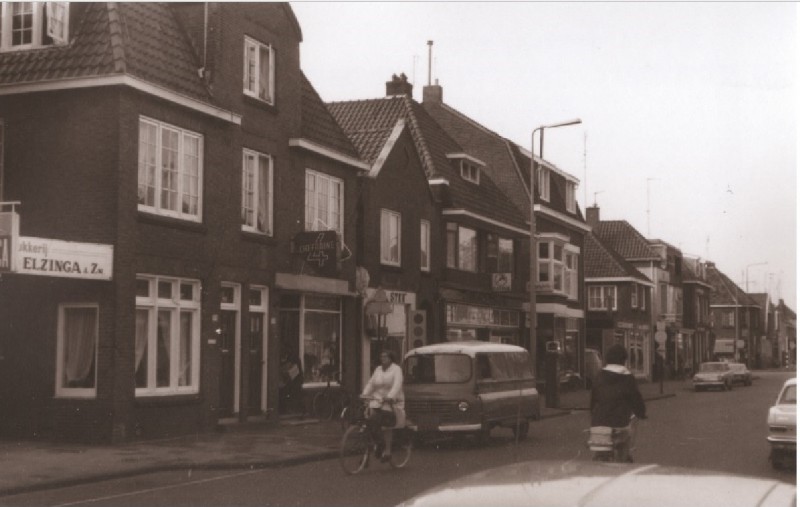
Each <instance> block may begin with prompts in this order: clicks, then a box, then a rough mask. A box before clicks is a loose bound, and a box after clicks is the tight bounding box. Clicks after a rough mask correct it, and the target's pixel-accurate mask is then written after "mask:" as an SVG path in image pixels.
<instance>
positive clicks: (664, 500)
mask: <svg viewBox="0 0 800 507" xmlns="http://www.w3.org/2000/svg"><path fill="white" fill-rule="evenodd" d="M796 494H797V489H796V487H795V486H794V484H787V483H784V482H780V481H776V480H772V479H760V478H753V477H744V476H737V475H729V474H724V473H721V472H710V471H708V472H706V471H702V470H696V469H691V470H689V469H683V468H671V467H663V466H660V465H634V464H622V463H596V462H592V461H575V460H570V461H558V462H555V461H531V462H523V463H516V464H513V465H506V466H502V467H499V468H492V469H489V470H486V471H483V472H479V473H477V474H472V475H468V476H466V477H462V478H460V479H456V480H454V481H450V482H447V483H444V484H442V485H439V486H437V487H434V488H432V489H430V490H428V491H426V492H423V493H422V494H420V495H417V496H415V497H414V498H411V499H410V500H407V501H405V502H403V503H401V504H400V505H401V506H403V507H434V506H435V507H439V506H450V505H458V506H459V507H471V506H481V507H483V506H486V505H502V506H504V507H516V506H519V507H522V506H525V507H562V506H564V507H566V506H569V507H575V506H576V505H582V506H586V507H599V506H608V505H613V506H615V507H629V506H630V507H634V506H635V507H641V506H643V505H659V506H684V505H702V506H704V507H716V506H719V507H729V506H731V505H736V506H737V507H756V506H767V505H769V506H787V507H788V506H790V505H792V506H793V505H795V495H796Z"/></svg>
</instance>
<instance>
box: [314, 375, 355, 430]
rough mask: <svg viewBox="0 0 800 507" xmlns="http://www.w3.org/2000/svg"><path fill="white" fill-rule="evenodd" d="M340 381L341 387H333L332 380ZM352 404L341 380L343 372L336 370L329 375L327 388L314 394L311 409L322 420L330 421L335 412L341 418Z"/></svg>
mask: <svg viewBox="0 0 800 507" xmlns="http://www.w3.org/2000/svg"><path fill="white" fill-rule="evenodd" d="M336 380H338V381H339V389H331V381H336ZM349 404H350V395H349V394H348V393H347V391H345V389H344V386H342V382H341V374H340V373H339V372H335V373H333V374H331V375H329V376H328V381H327V385H326V386H325V389H323V390H322V391H320V392H318V393H317V394H316V395H314V399H313V400H312V401H311V410H312V413H313V414H314V416H315V417H316V418H317V419H319V420H321V421H330V420H331V419H332V418H333V414H334V413H336V414H339V417H340V418H341V417H342V415H343V412H342V411H343V410H344V409H346V407H347V406H348V405H349Z"/></svg>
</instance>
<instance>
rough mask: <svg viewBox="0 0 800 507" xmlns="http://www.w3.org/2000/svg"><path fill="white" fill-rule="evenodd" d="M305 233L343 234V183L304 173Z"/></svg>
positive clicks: (319, 174)
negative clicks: (329, 232)
mask: <svg viewBox="0 0 800 507" xmlns="http://www.w3.org/2000/svg"><path fill="white" fill-rule="evenodd" d="M305 207H306V217H305V222H306V224H305V226H306V230H307V231H336V232H338V233H339V234H342V233H343V232H344V222H343V216H344V182H343V181H342V180H341V179H339V178H334V177H333V176H328V175H327V174H322V173H318V172H316V171H311V170H307V171H306V204H305Z"/></svg>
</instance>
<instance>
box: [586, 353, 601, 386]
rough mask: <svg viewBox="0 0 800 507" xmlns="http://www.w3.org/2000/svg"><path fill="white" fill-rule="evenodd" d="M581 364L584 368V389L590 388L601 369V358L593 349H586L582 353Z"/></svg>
mask: <svg viewBox="0 0 800 507" xmlns="http://www.w3.org/2000/svg"><path fill="white" fill-rule="evenodd" d="M583 362H584V364H585V367H586V388H587V389H591V388H592V382H593V381H594V379H595V378H596V377H597V374H598V373H600V370H602V369H603V358H602V357H601V356H600V352H598V351H597V350H595V349H586V350H584V351H583Z"/></svg>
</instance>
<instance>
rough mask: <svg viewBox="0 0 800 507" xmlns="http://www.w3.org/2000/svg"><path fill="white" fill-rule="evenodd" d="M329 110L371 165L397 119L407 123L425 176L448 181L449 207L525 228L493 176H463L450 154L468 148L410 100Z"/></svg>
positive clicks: (336, 106)
mask: <svg viewBox="0 0 800 507" xmlns="http://www.w3.org/2000/svg"><path fill="white" fill-rule="evenodd" d="M328 109H329V110H330V111H331V113H332V114H333V116H334V118H335V119H336V121H337V122H338V123H339V125H341V126H342V128H343V129H344V131H345V133H346V134H347V135H348V136H349V137H350V139H351V140H352V141H353V144H354V145H355V146H356V148H357V149H358V151H359V153H360V154H361V157H362V159H364V160H366V161H367V162H369V163H374V161H375V160H376V158H377V156H378V154H379V153H380V151H381V149H382V148H383V146H384V145H385V143H386V141H387V140H388V138H389V134H390V133H391V131H392V129H393V128H394V126H395V124H396V123H397V120H400V119H402V120H404V121H405V123H406V125H407V126H408V129H409V132H410V134H411V137H412V139H413V141H414V145H415V146H416V149H417V154H418V156H419V159H420V161H421V163H422V167H423V168H424V170H425V174H426V176H427V178H428V179H429V180H432V179H444V180H447V181H448V182H449V185H448V186H449V194H450V198H451V202H450V203H449V206H448V208H454V209H464V210H466V211H468V212H471V213H475V214H478V215H480V216H482V217H486V218H490V219H493V220H497V221H500V222H502V223H504V224H507V225H510V226H513V227H516V228H519V229H524V230H527V227H528V224H527V222H526V220H525V215H524V214H523V213H522V211H520V210H519V208H517V207H516V206H514V204H512V203H511V201H510V200H509V199H508V196H507V195H506V194H504V193H503V192H502V191H501V190H500V189H499V188H498V187H497V185H496V184H495V183H494V181H492V179H491V178H486V177H482V178H480V184H477V185H476V184H474V183H470V182H467V181H465V180H464V179H463V178H461V175H460V174H459V173H458V172H457V171H456V170H455V166H454V164H453V163H452V162H451V161H450V160H449V159H448V158H447V155H448V154H455V153H465V150H464V149H463V148H462V147H461V146H460V145H459V144H458V143H457V142H456V141H455V140H454V139H453V138H452V137H450V135H448V134H447V132H445V131H444V129H442V127H441V126H440V125H439V124H438V123H437V122H436V121H435V120H434V119H433V118H432V117H431V116H430V115H429V114H428V112H427V111H425V109H424V108H423V107H422V106H421V105H420V104H419V103H418V102H416V101H414V100H413V99H411V98H410V97H408V96H392V97H386V98H379V99H370V100H358V101H348V102H333V103H329V104H328Z"/></svg>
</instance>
